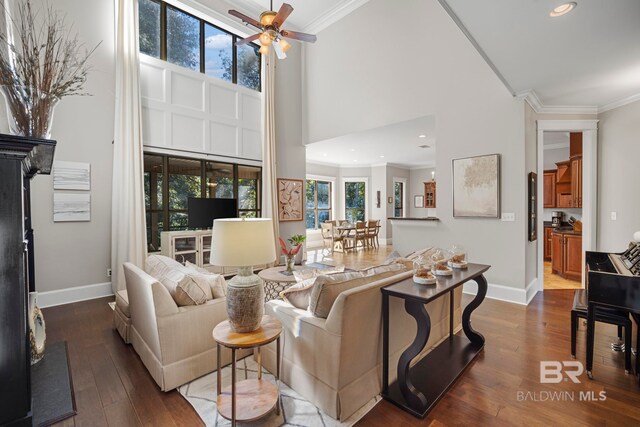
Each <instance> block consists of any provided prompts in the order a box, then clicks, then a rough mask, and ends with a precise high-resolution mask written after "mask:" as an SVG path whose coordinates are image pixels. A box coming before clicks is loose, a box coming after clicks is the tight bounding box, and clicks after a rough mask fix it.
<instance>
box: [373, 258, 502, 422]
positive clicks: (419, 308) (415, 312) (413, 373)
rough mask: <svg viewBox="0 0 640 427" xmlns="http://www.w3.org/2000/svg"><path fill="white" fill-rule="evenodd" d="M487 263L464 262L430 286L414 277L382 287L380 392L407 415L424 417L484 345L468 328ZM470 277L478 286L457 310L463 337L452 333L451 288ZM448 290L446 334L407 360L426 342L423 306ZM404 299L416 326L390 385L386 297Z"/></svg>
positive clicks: (481, 295)
mask: <svg viewBox="0 0 640 427" xmlns="http://www.w3.org/2000/svg"><path fill="white" fill-rule="evenodd" d="M489 268H490V266H489V265H482V264H469V266H468V268H466V269H464V270H454V271H453V275H452V276H440V277H439V278H438V281H437V283H436V284H435V285H419V284H416V283H414V282H413V278H409V279H406V280H403V281H402V282H398V283H395V284H393V285H389V286H386V287H384V288H382V289H381V290H382V318H383V335H382V337H383V347H382V348H383V350H382V351H383V354H382V357H383V359H382V386H383V389H382V396H383V397H384V398H385V399H386V400H388V401H390V402H391V403H393V404H394V405H396V406H398V407H400V408H401V409H404V410H405V411H407V412H409V413H410V414H412V415H414V416H416V417H418V418H424V417H425V416H426V415H427V413H428V412H429V411H430V410H431V409H432V408H433V407H434V406H435V404H436V403H437V402H438V400H440V398H442V397H443V396H444V394H445V393H446V392H447V390H448V389H449V388H450V387H451V386H452V385H453V383H454V382H455V381H456V379H457V378H458V377H459V376H460V375H461V374H462V372H463V371H464V370H465V368H466V367H467V366H468V365H469V364H470V363H471V361H472V360H473V359H474V358H475V357H476V356H477V355H478V353H480V351H482V349H483V348H484V337H483V336H482V335H481V334H480V333H478V332H476V331H475V330H474V329H473V328H472V327H471V313H473V311H474V310H475V309H476V308H478V306H479V305H480V304H481V303H482V301H483V300H484V297H485V295H486V294H487V280H486V279H485V278H484V275H483V274H484V273H485V272H486V271H487V270H489ZM469 280H473V281H475V282H476V283H477V284H478V293H477V294H476V296H475V298H474V299H473V300H472V301H471V302H470V303H469V305H467V306H466V307H465V309H464V311H463V313H462V329H463V330H464V334H465V335H466V338H465V337H463V336H460V335H454V333H453V313H454V309H455V308H454V306H453V291H454V289H456V288H457V287H459V286H462V285H463V284H464V283H466V282H468V281H469ZM446 294H449V338H448V339H446V340H444V341H443V342H442V343H441V344H439V345H438V346H437V347H436V348H434V349H433V350H432V351H431V352H430V353H429V354H427V355H426V356H425V357H424V358H423V359H422V360H421V361H420V362H418V363H416V364H415V365H414V366H413V367H411V361H412V360H413V359H414V358H415V357H416V356H418V355H419V354H420V352H421V351H422V350H423V349H424V346H425V345H426V344H427V341H428V340H429V335H430V332H431V319H430V318H429V313H427V310H426V308H425V306H424V305H425V304H426V303H429V302H431V301H433V300H435V299H437V298H440V297H441V296H444V295H446ZM390 296H393V297H396V298H402V299H404V301H405V302H404V306H405V310H406V311H407V313H409V314H410V315H411V316H413V318H414V319H415V320H416V323H417V326H418V330H417V333H416V338H415V339H414V341H413V343H412V344H411V345H410V346H409V347H408V348H407V349H406V350H405V351H404V353H402V355H401V356H400V360H399V361H398V379H397V380H396V381H395V382H394V383H393V384H391V385H389V297H390Z"/></svg>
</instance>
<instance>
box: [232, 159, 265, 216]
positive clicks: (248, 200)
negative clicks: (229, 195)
mask: <svg viewBox="0 0 640 427" xmlns="http://www.w3.org/2000/svg"><path fill="white" fill-rule="evenodd" d="M261 177H262V169H260V168H258V167H252V166H238V178H239V179H238V205H239V208H240V210H243V209H259V208H260V178H261Z"/></svg>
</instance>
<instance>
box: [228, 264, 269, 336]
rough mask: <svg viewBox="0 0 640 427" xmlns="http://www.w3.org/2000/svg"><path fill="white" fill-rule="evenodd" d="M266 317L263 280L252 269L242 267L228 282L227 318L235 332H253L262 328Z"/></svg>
mask: <svg viewBox="0 0 640 427" xmlns="http://www.w3.org/2000/svg"><path fill="white" fill-rule="evenodd" d="M263 315H264V289H263V285H262V280H261V279H260V278H259V277H258V276H256V275H255V274H253V268H252V267H241V268H240V270H239V271H238V274H237V275H236V276H235V277H233V278H232V279H231V280H229V282H227V316H229V324H230V326H231V329H233V330H234V331H235V332H252V331H255V330H256V329H258V328H259V327H260V322H261V321H262V316H263Z"/></svg>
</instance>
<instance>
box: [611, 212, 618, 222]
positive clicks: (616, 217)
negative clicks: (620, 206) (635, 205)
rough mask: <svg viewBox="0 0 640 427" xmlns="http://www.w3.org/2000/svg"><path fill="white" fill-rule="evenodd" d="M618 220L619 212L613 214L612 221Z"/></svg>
mask: <svg viewBox="0 0 640 427" xmlns="http://www.w3.org/2000/svg"><path fill="white" fill-rule="evenodd" d="M617 219H618V212H611V221H615V220H617Z"/></svg>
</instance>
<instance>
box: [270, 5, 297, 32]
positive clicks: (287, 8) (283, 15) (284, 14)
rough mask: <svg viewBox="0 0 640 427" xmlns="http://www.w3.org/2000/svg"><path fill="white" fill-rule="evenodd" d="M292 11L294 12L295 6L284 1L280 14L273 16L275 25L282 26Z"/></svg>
mask: <svg viewBox="0 0 640 427" xmlns="http://www.w3.org/2000/svg"><path fill="white" fill-rule="evenodd" d="M291 12H293V7H292V6H291V5H290V4H287V3H282V6H280V10H279V11H278V14H277V15H276V17H275V18H273V25H275V26H276V27H278V28H280V27H281V26H282V24H283V23H284V21H285V20H286V19H287V18H288V17H289V15H291Z"/></svg>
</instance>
